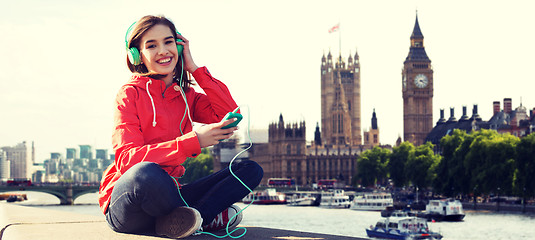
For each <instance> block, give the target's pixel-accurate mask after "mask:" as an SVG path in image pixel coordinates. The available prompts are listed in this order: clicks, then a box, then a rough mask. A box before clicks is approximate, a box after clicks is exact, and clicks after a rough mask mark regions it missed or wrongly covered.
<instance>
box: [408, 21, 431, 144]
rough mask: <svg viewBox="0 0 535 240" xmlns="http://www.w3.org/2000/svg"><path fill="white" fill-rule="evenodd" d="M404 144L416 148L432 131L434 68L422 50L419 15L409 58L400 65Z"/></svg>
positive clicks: (422, 40)
mask: <svg viewBox="0 0 535 240" xmlns="http://www.w3.org/2000/svg"><path fill="white" fill-rule="evenodd" d="M401 75H402V93H403V94H402V95H403V140H404V141H409V142H411V143H413V144H414V145H416V146H418V145H421V144H423V143H424V139H425V137H426V136H427V134H428V133H429V132H430V131H431V129H433V68H432V67H431V60H430V59H429V57H427V54H426V53H425V48H424V36H423V34H422V31H421V30H420V25H419V24H418V15H416V22H415V24H414V30H413V31H412V35H411V47H410V51H409V55H408V56H407V58H406V59H405V62H404V63H403V70H402V73H401Z"/></svg>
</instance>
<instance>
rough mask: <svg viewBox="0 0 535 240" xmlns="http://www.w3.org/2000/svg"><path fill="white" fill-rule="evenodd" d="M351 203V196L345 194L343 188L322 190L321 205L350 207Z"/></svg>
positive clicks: (326, 206)
mask: <svg viewBox="0 0 535 240" xmlns="http://www.w3.org/2000/svg"><path fill="white" fill-rule="evenodd" d="M350 204H351V201H350V200H349V196H347V195H345V193H344V190H342V189H334V190H332V191H324V192H321V202H320V207H325V208H349V205H350Z"/></svg>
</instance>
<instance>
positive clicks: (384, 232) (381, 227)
mask: <svg viewBox="0 0 535 240" xmlns="http://www.w3.org/2000/svg"><path fill="white" fill-rule="evenodd" d="M366 234H367V235H368V237H375V238H382V239H442V235H441V234H440V233H436V232H432V231H430V230H429V227H428V226H427V220H426V219H425V218H418V217H411V216H408V215H407V213H405V212H401V211H395V212H393V213H392V215H391V216H390V217H383V218H381V219H380V220H379V221H377V223H376V224H375V226H370V228H367V229H366Z"/></svg>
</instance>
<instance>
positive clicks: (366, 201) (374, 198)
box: [350, 193, 394, 211]
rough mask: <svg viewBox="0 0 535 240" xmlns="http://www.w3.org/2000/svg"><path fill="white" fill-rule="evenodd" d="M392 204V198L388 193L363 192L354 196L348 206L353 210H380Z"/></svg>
mask: <svg viewBox="0 0 535 240" xmlns="http://www.w3.org/2000/svg"><path fill="white" fill-rule="evenodd" d="M393 205H394V200H393V199H392V194H390V193H364V194H360V195H357V196H355V198H354V199H353V201H351V207H350V208H351V209H353V210H368V211H381V210H385V209H386V208H387V207H388V206H393Z"/></svg>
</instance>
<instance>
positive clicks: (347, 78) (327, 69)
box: [321, 52, 362, 146]
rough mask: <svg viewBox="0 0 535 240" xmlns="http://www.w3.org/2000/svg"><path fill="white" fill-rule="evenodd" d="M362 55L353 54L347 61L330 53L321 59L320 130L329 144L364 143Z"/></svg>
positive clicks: (324, 141) (350, 144) (356, 144)
mask: <svg viewBox="0 0 535 240" xmlns="http://www.w3.org/2000/svg"><path fill="white" fill-rule="evenodd" d="M360 126H361V125H360V65H359V56H358V54H357V53H355V56H354V59H353V57H352V56H351V55H350V56H349V58H348V60H347V64H346V63H345V62H344V61H343V60H342V56H340V57H339V58H338V61H337V62H336V64H334V63H333V59H332V55H331V53H330V52H329V54H328V55H327V57H325V55H323V57H322V59H321V130H322V141H323V144H324V145H326V146H358V145H361V144H362V136H361V129H360Z"/></svg>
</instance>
